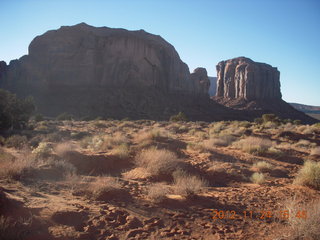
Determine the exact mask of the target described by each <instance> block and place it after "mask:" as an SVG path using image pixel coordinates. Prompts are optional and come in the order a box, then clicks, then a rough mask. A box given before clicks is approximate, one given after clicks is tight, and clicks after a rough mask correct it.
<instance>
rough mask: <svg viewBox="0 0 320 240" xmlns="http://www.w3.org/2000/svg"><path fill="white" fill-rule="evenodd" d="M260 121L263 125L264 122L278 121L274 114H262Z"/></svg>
mask: <svg viewBox="0 0 320 240" xmlns="http://www.w3.org/2000/svg"><path fill="white" fill-rule="evenodd" d="M262 120H263V122H264V123H266V122H276V123H278V122H279V121H280V119H279V118H278V117H277V116H276V115H275V114H272V113H271V114H263V115H262Z"/></svg>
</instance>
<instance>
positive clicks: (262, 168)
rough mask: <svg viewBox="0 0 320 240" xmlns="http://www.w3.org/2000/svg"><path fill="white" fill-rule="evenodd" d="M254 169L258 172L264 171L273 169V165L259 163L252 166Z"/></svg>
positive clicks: (263, 162) (264, 162)
mask: <svg viewBox="0 0 320 240" xmlns="http://www.w3.org/2000/svg"><path fill="white" fill-rule="evenodd" d="M253 167H254V168H257V169H258V170H259V171H266V170H269V169H272V168H273V165H272V164H270V163H268V162H266V161H259V162H257V163H255V164H253Z"/></svg>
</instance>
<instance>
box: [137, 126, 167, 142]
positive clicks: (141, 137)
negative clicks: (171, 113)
mask: <svg viewBox="0 0 320 240" xmlns="http://www.w3.org/2000/svg"><path fill="white" fill-rule="evenodd" d="M160 137H163V138H170V137H171V136H170V133H169V132H168V131H166V130H164V129H161V128H153V129H151V130H147V129H143V130H141V131H139V132H138V133H137V134H136V136H135V140H136V141H137V142H138V143H140V144H144V143H149V142H152V141H154V140H156V139H157V138H160Z"/></svg>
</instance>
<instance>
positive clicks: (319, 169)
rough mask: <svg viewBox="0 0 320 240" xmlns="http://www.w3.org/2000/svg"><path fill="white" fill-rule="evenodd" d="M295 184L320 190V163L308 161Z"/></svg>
mask: <svg viewBox="0 0 320 240" xmlns="http://www.w3.org/2000/svg"><path fill="white" fill-rule="evenodd" d="M294 183H296V184H301V185H306V186H309V187H313V188H315V189H318V190H320V162H314V161H310V160H308V161H306V162H305V163H304V165H303V167H302V168H301V169H300V171H299V173H298V175H297V176H296V179H295V181H294Z"/></svg>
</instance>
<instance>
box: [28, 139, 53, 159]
mask: <svg viewBox="0 0 320 240" xmlns="http://www.w3.org/2000/svg"><path fill="white" fill-rule="evenodd" d="M52 152H53V149H52V146H51V145H50V144H49V143H47V142H41V143H39V145H38V147H37V148H35V149H33V150H32V153H33V154H34V155H35V156H36V157H37V158H47V157H49V156H50V155H51V154H52Z"/></svg>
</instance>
